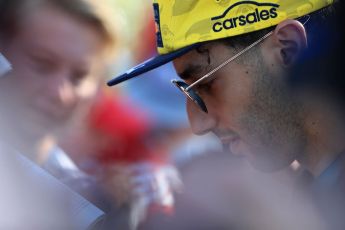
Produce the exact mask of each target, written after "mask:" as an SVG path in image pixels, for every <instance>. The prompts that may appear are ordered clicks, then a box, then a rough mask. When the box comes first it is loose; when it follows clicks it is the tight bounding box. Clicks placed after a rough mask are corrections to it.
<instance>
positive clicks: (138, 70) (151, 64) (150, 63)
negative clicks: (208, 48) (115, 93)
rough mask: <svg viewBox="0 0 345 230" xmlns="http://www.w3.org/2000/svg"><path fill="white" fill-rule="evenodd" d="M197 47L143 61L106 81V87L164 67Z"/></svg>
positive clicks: (188, 47) (189, 47) (194, 45)
mask: <svg viewBox="0 0 345 230" xmlns="http://www.w3.org/2000/svg"><path fill="white" fill-rule="evenodd" d="M198 46H200V44H199V43H197V44H193V45H190V46H187V47H184V48H182V49H179V50H176V51H174V52H171V53H168V54H163V55H158V56H156V57H153V58H150V59H148V60H147V61H145V62H143V63H141V64H139V65H137V66H135V67H133V68H132V69H130V70H128V71H127V72H125V73H124V74H121V75H120V76H118V77H116V78H114V79H112V80H110V81H108V82H107V85H108V86H113V85H117V84H119V83H121V82H124V81H127V80H129V79H131V78H133V77H136V76H139V75H141V74H143V73H146V72H148V71H150V70H153V69H155V68H157V67H159V66H161V65H164V64H166V63H168V62H170V61H172V60H174V59H175V58H177V57H180V56H182V55H183V54H185V53H187V52H189V51H191V50H193V49H195V48H197V47H198Z"/></svg>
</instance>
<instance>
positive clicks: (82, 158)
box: [0, 0, 344, 230]
mask: <svg viewBox="0 0 345 230" xmlns="http://www.w3.org/2000/svg"><path fill="white" fill-rule="evenodd" d="M137 4H138V2H137ZM140 4H141V3H140ZM146 5H148V7H143V11H144V13H143V14H142V15H140V17H142V19H139V18H138V22H139V21H140V24H139V26H138V28H139V32H138V38H137V39H133V41H135V43H134V44H132V46H131V48H130V49H131V51H132V53H133V54H132V56H131V59H130V60H131V63H132V64H136V63H140V62H141V61H143V60H145V59H147V58H149V57H151V56H154V55H155V54H156V45H155V44H156V43H155V24H154V20H153V17H152V16H151V14H152V12H151V8H149V7H150V5H149V4H146ZM110 9H111V7H109V6H107V5H106V2H104V1H86V0H0V52H1V57H0V61H1V71H0V74H1V78H0V143H1V144H0V159H1V160H0V188H1V190H0V229H121V230H125V229H260V230H261V229H262V230H264V229H266V230H267V229H313V230H317V229H324V225H325V223H324V221H323V218H322V216H323V214H322V212H321V213H320V212H319V209H318V208H317V207H315V206H316V204H315V203H314V202H313V201H312V199H310V196H309V195H308V193H307V192H306V191H305V190H303V189H301V190H303V192H299V189H295V188H296V186H297V187H299V188H300V187H304V186H305V183H307V182H305V181H308V175H305V176H304V177H303V181H299V180H300V179H301V178H302V177H301V175H300V170H299V165H298V163H296V162H295V163H294V164H292V165H291V166H290V167H289V168H287V169H284V170H281V171H279V172H276V173H271V174H266V173H262V172H258V171H256V170H253V169H252V168H251V167H250V166H248V165H247V163H246V162H245V161H244V160H243V159H242V158H237V157H234V156H232V155H231V154H228V153H223V152H222V146H221V144H220V143H219V141H218V140H216V139H215V137H214V136H212V135H204V136H194V135H193V134H192V132H191V130H190V128H189V124H188V118H187V114H186V112H185V98H184V96H183V95H180V94H179V92H178V91H177V90H176V89H175V88H173V87H172V85H171V84H170V79H172V78H176V77H175V76H176V73H175V70H174V68H173V66H172V65H171V64H167V65H164V66H162V67H160V68H158V69H155V70H153V71H151V72H148V73H146V74H145V76H140V77H138V78H137V79H133V80H132V81H130V82H128V83H126V84H124V85H123V86H121V87H119V88H116V89H110V88H106V86H105V82H106V79H109V77H110V75H111V74H114V73H113V72H114V71H113V70H114V69H119V68H122V67H121V66H118V65H119V64H118V63H125V62H126V61H128V56H127V54H125V53H122V52H124V48H123V47H121V45H122V44H124V43H125V41H124V39H125V38H124V37H123V36H121V34H123V33H124V32H121V31H123V30H125V29H126V28H123V27H122V26H121V23H118V22H121V21H123V20H124V19H123V18H121V15H119V14H116V13H115V11H114V12H113V11H112V10H110ZM115 10H116V9H115ZM339 36H340V35H339ZM328 55H334V54H333V53H331V54H328ZM337 55H338V54H336V55H334V56H330V57H329V58H335V57H338V56H337ZM125 58H126V59H127V60H124V59H125ZM322 60H323V59H322ZM332 64H334V63H332ZM114 66H116V68H114ZM332 68H333V66H332ZM335 68H337V66H336V67H335ZM297 74H300V73H296V75H297ZM308 80H309V81H311V80H310V79H305V81H308ZM295 84H296V85H298V86H300V81H299V80H298V81H297V83H296V82H295V81H294V82H293V84H292V85H295ZM301 85H302V84H301ZM335 85H337V86H338V84H335ZM331 87H332V86H331ZM340 91H341V90H340ZM339 97H340V96H339ZM297 178H298V180H297ZM342 208H344V207H341V208H340V209H337V212H336V214H339V215H341V214H343V213H341V211H343V210H344V209H342ZM336 214H332V215H334V216H332V217H334V219H337V216H336ZM320 216H321V217H320ZM339 229H340V228H339Z"/></svg>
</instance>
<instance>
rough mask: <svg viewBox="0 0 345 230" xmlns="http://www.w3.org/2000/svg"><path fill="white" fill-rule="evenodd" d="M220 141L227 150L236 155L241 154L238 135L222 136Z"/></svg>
mask: <svg viewBox="0 0 345 230" xmlns="http://www.w3.org/2000/svg"><path fill="white" fill-rule="evenodd" d="M220 141H221V142H222V145H223V149H224V150H225V151H230V152H231V153H232V154H234V155H240V152H239V149H238V147H239V142H240V138H239V137H238V136H231V137H220Z"/></svg>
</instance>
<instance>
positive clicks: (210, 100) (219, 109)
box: [174, 28, 305, 171]
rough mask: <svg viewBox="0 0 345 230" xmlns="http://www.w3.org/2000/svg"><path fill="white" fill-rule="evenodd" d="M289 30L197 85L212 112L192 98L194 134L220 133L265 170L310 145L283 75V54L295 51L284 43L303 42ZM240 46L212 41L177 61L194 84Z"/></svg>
mask: <svg viewBox="0 0 345 230" xmlns="http://www.w3.org/2000/svg"><path fill="white" fill-rule="evenodd" d="M293 29H294V28H293ZM284 32H285V33H284V34H279V33H277V34H273V35H271V36H270V37H269V38H267V39H266V40H265V41H264V42H263V43H262V44H261V45H259V46H258V47H257V48H253V50H251V51H250V52H249V53H247V54H244V56H243V57H242V58H241V60H235V61H233V62H231V63H230V64H228V65H226V66H225V67H223V68H222V69H220V70H219V71H217V72H216V73H214V75H212V77H210V78H209V79H207V80H205V81H204V82H201V83H200V85H198V86H196V90H197V92H198V94H199V95H200V96H201V97H202V99H203V100H204V102H205V104H206V106H207V109H208V113H204V112H202V111H201V110H200V109H199V108H198V107H197V106H196V105H195V104H194V103H193V102H191V101H190V100H187V112H188V116H189V120H190V124H191V127H192V129H193V132H194V133H196V134H200V135H201V134H205V133H207V132H213V133H215V134H216V135H217V136H218V137H219V139H220V140H221V141H222V143H223V146H224V147H225V150H227V151H229V152H231V153H233V154H235V155H240V156H244V157H246V158H247V159H248V160H249V161H250V163H251V164H252V165H253V166H254V167H255V168H258V169H260V170H264V171H273V170H277V169H280V168H283V167H286V166H288V165H289V164H290V163H291V162H292V161H293V160H294V159H295V158H296V157H297V156H298V155H299V153H301V152H302V151H303V149H304V145H305V138H304V131H303V129H302V124H301V120H300V119H299V116H300V109H299V106H298V105H297V103H295V102H294V100H293V98H292V97H291V95H290V94H289V92H288V87H287V86H286V85H285V77H286V76H285V74H284V72H285V71H284V68H285V66H286V64H285V61H286V60H285V59H284V58H287V57H288V58H290V57H289V56H290V55H291V56H293V55H295V53H293V52H292V51H293V50H292V49H291V50H287V49H288V47H286V44H290V43H285V42H283V41H284V40H297V41H299V40H298V38H294V37H293V36H289V35H288V34H287V33H290V32H291V31H290V28H288V29H286V30H285V31H284ZM278 39H280V40H281V41H282V42H281V43H280V42H277V40H278ZM278 41H279V40H278ZM241 49H242V48H238V49H233V48H230V47H229V46H226V45H224V44H223V43H220V42H214V43H208V44H206V45H205V46H204V47H202V48H201V49H200V50H194V51H191V52H189V53H187V54H185V55H183V56H182V57H180V58H178V59H176V60H175V61H174V66H175V69H176V71H177V73H178V74H179V75H180V76H181V77H182V78H183V79H184V80H185V81H186V83H187V84H191V83H193V82H195V81H196V80H197V79H199V78H200V77H202V76H203V75H204V74H206V73H208V72H209V71H210V70H212V69H214V68H215V67H216V66H217V65H219V64H220V63H222V62H224V60H227V59H229V57H232V56H234V55H235V54H236V53H238V52H239V50H241ZM285 49H286V50H285ZM290 51H291V52H290ZM282 55H284V56H282ZM291 58H292V57H291Z"/></svg>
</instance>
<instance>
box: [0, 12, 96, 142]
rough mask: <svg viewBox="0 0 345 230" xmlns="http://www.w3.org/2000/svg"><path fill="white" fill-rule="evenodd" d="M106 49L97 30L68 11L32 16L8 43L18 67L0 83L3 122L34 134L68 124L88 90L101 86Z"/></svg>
mask: <svg viewBox="0 0 345 230" xmlns="http://www.w3.org/2000/svg"><path fill="white" fill-rule="evenodd" d="M101 48H102V46H101V37H100V36H99V35H98V34H97V31H96V30H95V29H94V28H93V27H91V26H89V25H88V24H86V23H84V22H82V21H79V20H78V19H77V18H74V17H72V16H70V15H69V14H67V13H64V12H63V11H60V10H57V9H54V8H53V7H47V6H45V7H43V6H42V7H39V8H37V9H35V10H33V11H32V12H30V13H28V14H27V15H26V16H24V17H23V19H22V21H21V24H20V27H19V29H18V31H17V33H16V34H15V35H14V36H13V37H12V38H10V39H7V40H6V41H2V46H1V49H2V50H3V52H4V54H5V55H6V57H7V58H8V59H9V60H10V62H11V63H12V65H13V69H14V71H13V72H11V73H10V74H9V75H8V76H5V77H3V78H2V79H1V82H0V88H1V89H0V94H1V103H2V104H3V105H2V108H3V112H2V116H3V118H4V117H5V119H9V120H10V122H12V126H13V127H12V128H17V129H19V132H22V133H24V134H26V135H31V136H32V135H33V136H41V135H44V134H46V133H47V132H51V131H53V130H55V128H57V127H60V126H61V125H63V124H64V123H65V122H66V121H67V120H68V118H69V117H70V116H71V114H72V112H73V111H74V109H75V108H76V106H77V104H78V102H79V101H80V100H81V99H83V98H85V97H88V96H90V95H91V94H92V93H93V92H92V90H88V86H90V85H92V84H96V81H97V78H96V77H95V72H96V70H98V67H99V66H98V65H99V63H100V60H98V59H100V58H101V52H100V50H101ZM92 75H93V76H92Z"/></svg>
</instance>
